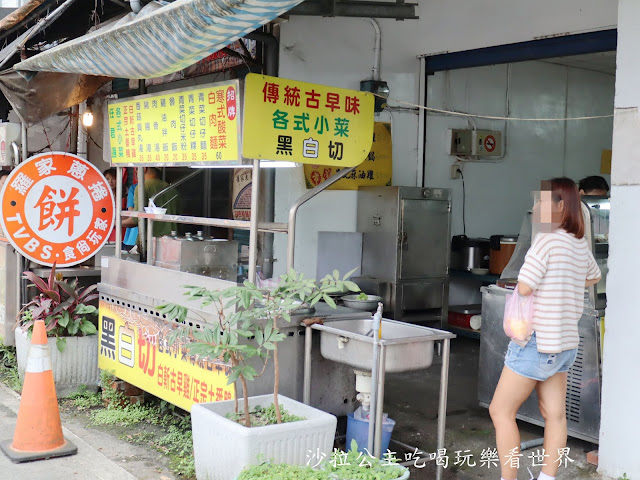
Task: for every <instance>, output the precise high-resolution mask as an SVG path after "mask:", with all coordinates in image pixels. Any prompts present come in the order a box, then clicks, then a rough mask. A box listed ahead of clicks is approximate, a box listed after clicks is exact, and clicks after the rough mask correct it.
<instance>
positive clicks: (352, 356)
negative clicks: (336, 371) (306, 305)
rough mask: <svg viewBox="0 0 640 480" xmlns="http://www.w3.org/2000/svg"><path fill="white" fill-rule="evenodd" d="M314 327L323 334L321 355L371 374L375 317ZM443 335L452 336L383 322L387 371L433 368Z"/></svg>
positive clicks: (427, 329)
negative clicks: (437, 348) (437, 344)
mask: <svg viewBox="0 0 640 480" xmlns="http://www.w3.org/2000/svg"><path fill="white" fill-rule="evenodd" d="M313 328H314V329H316V330H320V331H321V336H320V353H321V354H322V356H323V357H324V358H327V359H329V360H333V361H335V362H339V363H343V364H346V365H349V366H351V367H353V368H355V369H359V370H364V371H371V365H372V362H373V353H372V352H373V335H374V332H373V331H372V328H373V320H372V318H371V317H367V318H362V319H349V320H335V321H331V322H327V323H325V325H314V326H313ZM376 334H377V332H376ZM440 334H447V336H448V335H450V334H448V332H442V331H440V330H436V329H433V328H427V327H421V326H418V325H411V324H409V323H403V322H397V321H395V320H387V319H382V336H381V342H383V343H384V344H385V346H386V359H385V370H386V372H387V373H394V372H408V371H411V370H421V369H424V368H427V367H429V366H431V363H432V361H433V343H434V341H435V340H439V339H442V336H441V335H440Z"/></svg>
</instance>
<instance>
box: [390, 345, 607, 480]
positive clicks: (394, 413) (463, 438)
mask: <svg viewBox="0 0 640 480" xmlns="http://www.w3.org/2000/svg"><path fill="white" fill-rule="evenodd" d="M479 346H480V343H479V341H477V340H471V339H466V338H456V339H455V340H453V341H452V345H451V363H450V375H449V398H448V408H447V430H446V432H447V433H446V446H447V453H448V455H449V464H450V468H447V469H446V470H445V475H444V479H445V480H452V479H456V480H472V479H473V480H476V479H478V480H480V479H481V480H485V479H486V480H489V479H496V480H497V479H499V478H500V471H499V470H498V469H497V467H493V468H487V467H486V466H484V467H481V466H480V457H481V452H482V451H483V450H484V449H487V448H495V437H494V430H493V425H492V423H491V419H490V417H489V412H488V410H487V409H485V408H482V407H480V406H478V401H477V385H478V355H479ZM440 365H441V362H440V359H439V358H437V359H436V358H434V365H433V366H432V367H431V368H429V369H428V370H426V371H419V372H412V373H407V374H396V375H388V376H387V380H386V394H385V411H387V412H389V415H390V416H391V418H393V419H394V420H396V422H397V423H396V429H395V430H394V434H393V436H394V438H396V439H398V440H400V441H402V442H404V443H406V444H409V445H414V446H418V447H419V448H420V449H421V450H423V451H427V452H435V450H436V437H435V435H436V419H437V414H438V391H439V382H440ZM520 431H521V436H522V440H523V441H524V440H529V439H534V438H539V437H541V436H542V432H543V430H542V428H540V427H536V426H534V425H530V424H528V423H524V422H520ZM568 446H569V447H570V449H571V450H570V454H569V458H571V459H572V460H574V462H573V463H570V464H569V466H568V467H567V468H566V469H565V468H561V469H560V471H559V473H558V476H557V479H558V480H578V479H599V478H604V477H602V476H600V475H599V474H597V473H596V468H595V467H594V466H592V465H588V464H587V462H586V454H587V452H589V451H591V450H593V449H594V448H596V447H594V446H593V445H592V444H590V443H587V442H583V441H581V440H575V439H569V444H568ZM537 448H542V447H537ZM392 450H394V451H395V450H397V451H398V452H399V453H400V452H401V450H399V449H397V448H395V449H392ZM465 450H470V451H471V454H473V459H472V460H471V462H469V463H471V464H473V463H474V462H475V463H476V466H475V467H469V466H467V465H466V464H465V465H464V466H463V467H461V466H458V467H455V466H454V467H453V468H452V467H451V464H453V463H454V462H455V458H456V454H455V452H456V451H462V452H464V451H465ZM535 451H536V448H533V449H531V450H529V451H525V452H523V453H524V454H525V458H524V459H523V460H524V461H523V462H522V463H521V465H522V467H523V468H521V471H520V474H519V476H518V478H519V479H521V480H524V479H527V480H528V479H530V478H531V476H530V475H529V473H528V472H527V471H526V468H525V467H526V466H531V465H532V464H531V460H530V459H528V458H526V457H527V456H528V455H529V454H531V453H535ZM402 452H403V453H404V450H402ZM411 470H412V474H411V479H412V480H414V479H415V480H427V479H429V480H432V479H434V478H435V475H434V470H435V468H434V465H433V462H429V463H428V464H427V466H425V467H424V468H421V469H417V468H412V469H411ZM531 470H532V472H533V474H534V475H535V477H534V478H537V476H538V472H539V470H540V467H537V468H531Z"/></svg>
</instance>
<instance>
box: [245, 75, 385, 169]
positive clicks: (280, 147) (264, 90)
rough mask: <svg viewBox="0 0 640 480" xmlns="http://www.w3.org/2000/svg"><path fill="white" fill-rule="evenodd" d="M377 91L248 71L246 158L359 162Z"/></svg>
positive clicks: (370, 134)
mask: <svg viewBox="0 0 640 480" xmlns="http://www.w3.org/2000/svg"><path fill="white" fill-rule="evenodd" d="M373 104H374V99H373V95H372V94H371V93H368V92H359V91H355V90H346V89H343V88H334V87H326V86H324V85H314V84H311V83H304V82H297V81H294V80H287V79H285V78H276V77H267V76H264V75H258V74H253V73H250V74H249V75H247V77H246V80H245V104H244V129H243V136H244V139H243V144H242V154H243V156H244V157H245V158H253V159H261V160H285V161H290V162H300V163H310V164H314V165H333V166H338V167H355V166H356V165H359V164H360V163H362V162H363V161H364V159H365V158H367V155H368V154H369V151H370V150H371V140H372V138H373Z"/></svg>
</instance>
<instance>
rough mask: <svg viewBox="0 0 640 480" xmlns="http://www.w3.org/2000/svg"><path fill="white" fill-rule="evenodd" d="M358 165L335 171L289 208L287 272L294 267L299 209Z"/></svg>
mask: <svg viewBox="0 0 640 480" xmlns="http://www.w3.org/2000/svg"><path fill="white" fill-rule="evenodd" d="M355 169H356V167H351V168H345V169H342V170H340V171H339V172H338V173H334V174H333V175H332V176H331V177H329V178H328V179H326V180H325V181H324V182H322V183H321V184H320V185H316V186H315V187H313V188H312V189H311V190H309V191H308V192H307V193H305V194H304V195H303V196H301V197H300V198H299V199H298V201H297V202H296V203H294V204H293V206H292V207H291V209H289V228H288V231H287V233H288V236H287V237H288V238H287V272H288V271H289V270H291V269H292V268H293V265H294V260H295V249H296V215H297V214H298V209H299V208H300V207H301V206H302V205H303V204H304V203H306V202H308V201H309V200H311V199H312V198H313V197H315V196H316V195H318V194H319V193H320V192H322V191H323V190H325V189H327V188H329V187H330V186H331V185H333V184H334V183H336V182H337V181H338V180H340V179H341V178H343V177H346V176H347V175H349V174H350V173H351V172H353V171H354V170H355Z"/></svg>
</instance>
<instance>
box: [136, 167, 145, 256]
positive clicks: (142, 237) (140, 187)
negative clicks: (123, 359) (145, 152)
mask: <svg viewBox="0 0 640 480" xmlns="http://www.w3.org/2000/svg"><path fill="white" fill-rule="evenodd" d="M136 171H137V174H138V186H137V187H136V188H137V189H138V205H136V208H137V209H138V211H139V212H144V206H145V203H144V202H145V198H144V167H136ZM146 226H147V224H146V221H145V219H144V218H139V219H138V236H139V238H140V241H139V242H138V243H139V245H140V257H142V258H144V256H145V253H146V247H147V244H146V242H145V239H146V238H147V235H146V233H147V229H146Z"/></svg>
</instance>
